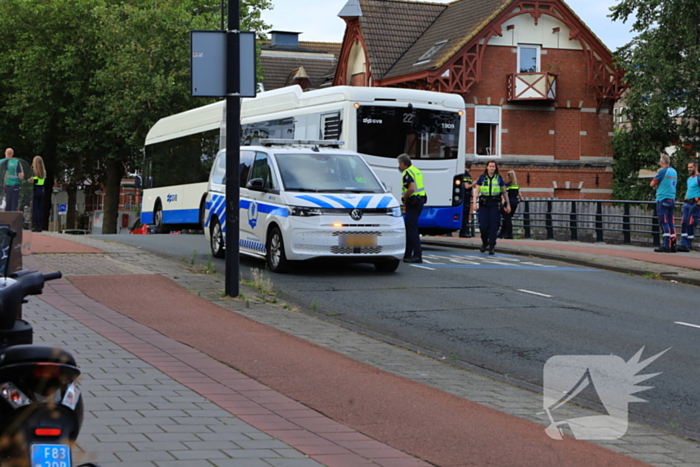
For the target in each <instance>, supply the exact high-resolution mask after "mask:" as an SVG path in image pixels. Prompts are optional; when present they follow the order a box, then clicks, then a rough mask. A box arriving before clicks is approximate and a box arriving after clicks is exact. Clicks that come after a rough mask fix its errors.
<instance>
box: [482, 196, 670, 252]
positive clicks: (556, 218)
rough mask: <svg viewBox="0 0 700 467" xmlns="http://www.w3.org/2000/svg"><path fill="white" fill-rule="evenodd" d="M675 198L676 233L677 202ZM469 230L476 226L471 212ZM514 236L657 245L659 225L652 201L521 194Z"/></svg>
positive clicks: (515, 217)
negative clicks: (541, 196) (571, 198)
mask: <svg viewBox="0 0 700 467" xmlns="http://www.w3.org/2000/svg"><path fill="white" fill-rule="evenodd" d="M682 205H683V203H682V202H676V215H675V216H674V217H675V221H676V230H677V233H678V236H679V237H680V231H681V228H680V224H681V206H682ZM471 223H472V226H471V230H472V232H475V227H476V226H478V221H477V219H476V213H472V219H471ZM513 233H514V234H515V236H516V238H527V239H537V240H571V241H581V242H599V243H613V244H614V243H617V244H626V245H640V246H659V244H660V243H659V242H660V239H661V229H660V227H659V220H658V217H657V214H656V202H654V201H626V200H625V201H623V200H619V201H618V200H615V201H613V200H588V199H587V200H563V199H561V200H560V199H550V198H525V199H523V200H522V201H521V202H520V204H519V206H518V209H517V211H516V213H515V215H514V216H513Z"/></svg>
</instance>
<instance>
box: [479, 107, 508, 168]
mask: <svg viewBox="0 0 700 467" xmlns="http://www.w3.org/2000/svg"><path fill="white" fill-rule="evenodd" d="M479 109H481V112H480V111H479ZM495 115H497V116H498V117H497V118H496V117H495ZM501 116H502V112H501V107H498V106H494V105H477V106H476V107H475V108H474V156H475V157H477V158H478V157H482V158H491V159H493V158H499V159H500V157H501V128H502V126H501ZM479 124H486V125H495V126H496V129H495V133H496V134H495V141H492V143H494V144H493V145H492V146H491V147H489V148H488V153H487V154H478V151H477V143H478V140H479V131H478V127H479Z"/></svg>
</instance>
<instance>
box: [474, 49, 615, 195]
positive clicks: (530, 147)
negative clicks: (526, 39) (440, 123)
mask: <svg viewBox="0 0 700 467" xmlns="http://www.w3.org/2000/svg"><path fill="white" fill-rule="evenodd" d="M514 49H515V48H511V47H495V46H492V47H488V48H487V50H486V52H485V54H484V61H483V65H482V75H481V77H482V80H481V82H480V83H477V84H476V85H474V86H473V87H472V89H471V90H470V92H469V94H467V95H466V96H464V98H465V102H466V103H467V104H470V105H473V104H476V105H497V106H505V105H507V106H508V107H509V108H507V109H504V108H502V110H501V128H502V133H501V159H500V161H499V164H500V165H501V172H502V173H503V174H505V172H506V171H508V170H515V171H516V173H517V174H518V181H519V183H520V186H521V187H523V188H528V190H526V191H525V192H524V193H523V196H526V197H553V196H554V197H560V198H562V199H608V198H610V197H611V193H610V192H611V190H612V170H611V168H610V167H609V166H607V164H604V163H603V164H601V163H598V164H597V163H595V162H594V161H591V159H588V158H593V157H611V156H612V149H611V146H610V142H611V140H612V138H611V136H610V134H611V132H612V129H613V126H612V125H613V120H612V115H610V114H608V113H607V112H599V113H596V112H595V111H593V109H595V108H596V100H595V94H594V92H593V90H592V89H591V88H590V87H589V86H588V84H587V81H588V70H587V68H586V60H585V56H584V54H583V51H581V50H557V49H543V50H544V51H546V54H543V55H542V56H541V61H540V63H541V68H540V69H541V70H542V71H547V72H550V73H554V74H557V75H558V82H557V100H556V102H551V101H541V102H537V101H527V102H509V101H507V88H506V75H507V74H509V73H514V72H515V71H516V61H517V54H516V53H513V50H514ZM513 107H522V109H517V108H516V109H514V108H513ZM552 108H554V110H552ZM582 108H583V109H585V110H583V111H582ZM474 115H475V111H474V108H468V109H467V128H468V131H467V138H466V139H467V154H473V152H474V137H475V133H473V132H472V131H469V129H470V128H474ZM509 156H551V157H553V159H554V160H555V161H562V162H563V163H564V164H561V165H556V164H552V163H548V162H533V163H530V164H523V163H522V162H520V163H512V162H511V163H509V161H508V159H509ZM582 157H585V158H587V159H585V160H584V161H583V162H584V164H578V163H577V162H580V161H582V159H581V158H582ZM566 162H570V164H566ZM481 171H483V164H480V165H479V164H476V165H475V166H474V168H473V172H472V175H476V174H478V173H480V172H481ZM553 182H556V184H557V188H556V189H555V188H554V184H553ZM566 182H569V188H566ZM579 186H581V189H579ZM530 189H531V190H533V191H530ZM538 189H539V190H540V191H538ZM589 190H595V191H593V192H591V191H589ZM601 190H603V191H601Z"/></svg>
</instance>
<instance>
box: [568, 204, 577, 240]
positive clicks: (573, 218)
mask: <svg viewBox="0 0 700 467" xmlns="http://www.w3.org/2000/svg"><path fill="white" fill-rule="evenodd" d="M576 214H577V212H576V201H571V213H570V214H569V228H570V230H571V240H572V241H574V242H577V241H578V216H577V215H576Z"/></svg>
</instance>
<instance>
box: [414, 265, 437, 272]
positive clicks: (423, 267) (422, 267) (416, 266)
mask: <svg viewBox="0 0 700 467" xmlns="http://www.w3.org/2000/svg"><path fill="white" fill-rule="evenodd" d="M411 266H413V267H414V268H421V269H430V270H431V271H435V268H429V267H427V266H418V265H417V264H412V265H411Z"/></svg>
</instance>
